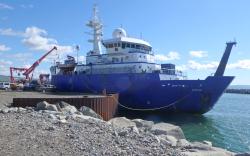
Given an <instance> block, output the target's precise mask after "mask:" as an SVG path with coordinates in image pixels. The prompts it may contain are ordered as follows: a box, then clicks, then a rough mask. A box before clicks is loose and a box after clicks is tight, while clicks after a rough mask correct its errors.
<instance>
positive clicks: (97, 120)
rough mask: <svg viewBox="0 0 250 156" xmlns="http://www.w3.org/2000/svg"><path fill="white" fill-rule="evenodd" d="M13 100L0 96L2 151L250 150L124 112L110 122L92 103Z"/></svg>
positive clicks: (221, 154)
mask: <svg viewBox="0 0 250 156" xmlns="http://www.w3.org/2000/svg"><path fill="white" fill-rule="evenodd" d="M1 96H3V94H2V95H0V97H1ZM10 100H11V97H10V96H8V98H5V100H2V98H1V99H0V106H1V107H0V132H1V133H0V153H1V155H174V156H182V155H188V156H206V155H209V156H231V155H236V156H240V155H241V156H245V155H246V156H247V155H249V154H247V153H245V154H236V153H233V152H230V151H227V150H224V149H221V148H217V147H213V146H212V143H211V142H209V141H203V142H189V141H187V140H186V138H185V136H184V134H183V132H182V130H181V128H180V127H178V126H175V125H172V124H168V123H157V124H155V123H153V122H152V121H145V120H141V119H134V120H130V119H127V118H125V117H119V118H113V119H111V120H110V121H108V122H106V121H103V120H102V118H101V117H100V116H99V115H98V114H96V113H95V112H94V111H93V110H91V109H89V108H87V107H81V108H80V109H79V110H77V109H76V108H75V107H74V106H71V105H69V104H67V103H65V102H59V103H57V104H49V103H47V102H40V103H38V104H37V106H36V107H35V108H32V107H27V108H16V107H9V106H10V103H9V102H10Z"/></svg>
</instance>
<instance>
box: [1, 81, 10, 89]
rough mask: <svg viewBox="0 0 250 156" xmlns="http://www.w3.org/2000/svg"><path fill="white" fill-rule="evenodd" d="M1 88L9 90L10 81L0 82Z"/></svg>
mask: <svg viewBox="0 0 250 156" xmlns="http://www.w3.org/2000/svg"><path fill="white" fill-rule="evenodd" d="M0 89H2V90H9V89H10V83H9V82H0Z"/></svg>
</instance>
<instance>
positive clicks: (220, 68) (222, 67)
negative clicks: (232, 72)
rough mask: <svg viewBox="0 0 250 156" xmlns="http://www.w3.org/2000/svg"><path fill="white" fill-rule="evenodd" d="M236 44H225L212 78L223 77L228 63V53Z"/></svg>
mask: <svg viewBox="0 0 250 156" xmlns="http://www.w3.org/2000/svg"><path fill="white" fill-rule="evenodd" d="M236 44H237V43H236V42H227V46H226V49H225V52H224V54H223V56H222V58H221V60H220V64H219V66H218V68H217V70H216V72H215V74H214V76H223V75H224V72H225V69H226V65H227V62H228V58H229V56H230V53H231V51H232V47H233V45H236Z"/></svg>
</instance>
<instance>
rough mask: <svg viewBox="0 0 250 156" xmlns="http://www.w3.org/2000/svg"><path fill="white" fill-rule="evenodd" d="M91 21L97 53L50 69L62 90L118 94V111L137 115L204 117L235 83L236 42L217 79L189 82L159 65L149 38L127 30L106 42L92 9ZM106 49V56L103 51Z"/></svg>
mask: <svg viewBox="0 0 250 156" xmlns="http://www.w3.org/2000/svg"><path fill="white" fill-rule="evenodd" d="M93 12H94V13H93V17H92V19H90V20H89V21H88V23H87V26H88V27H90V28H92V30H93V32H92V35H93V38H92V39H91V40H89V41H90V42H92V43H93V49H92V50H91V51H89V52H88V53H87V56H86V63H84V64H83V63H79V62H77V61H76V60H75V58H74V57H70V56H68V58H67V59H66V60H65V62H64V63H59V62H58V63H56V64H55V65H53V66H52V67H51V68H50V70H51V75H52V78H51V83H52V84H53V85H55V86H56V88H57V90H59V91H70V92H85V93H103V92H106V93H109V92H112V93H119V107H120V108H123V109H126V110H131V111H132V110H133V111H160V112H167V111H170V112H184V113H196V114H203V113H206V112H208V111H209V110H211V109H212V108H213V106H214V105H215V103H216V102H217V100H218V99H219V98H220V96H221V95H222V94H223V92H224V90H225V89H226V88H227V86H228V85H229V84H230V83H231V82H232V80H233V79H234V77H233V76H224V71H225V68H226V65H227V62H228V59H229V56H230V53H231V50H232V47H233V45H235V44H236V42H228V43H227V44H226V50H225V52H224V54H223V56H222V58H221V61H220V64H219V66H218V68H217V70H216V72H215V74H214V75H213V76H208V77H207V78H206V79H204V80H200V79H198V80H189V79H188V78H187V76H185V75H184V74H183V73H182V72H180V71H177V70H176V67H175V65H174V64H171V63H166V64H158V63H157V62H156V61H155V54H154V52H153V50H152V46H151V45H150V43H148V42H147V41H145V40H142V39H138V38H133V37H130V36H128V35H127V33H126V31H125V30H124V29H123V28H117V29H115V30H114V31H113V34H112V38H111V39H107V40H104V39H102V28H103V25H102V23H101V22H100V20H99V18H98V16H97V8H96V7H94V9H93ZM104 49H105V52H104Z"/></svg>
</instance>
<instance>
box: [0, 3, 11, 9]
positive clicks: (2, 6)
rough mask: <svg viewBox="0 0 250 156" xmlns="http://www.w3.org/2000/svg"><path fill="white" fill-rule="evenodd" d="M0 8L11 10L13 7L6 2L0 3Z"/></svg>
mask: <svg viewBox="0 0 250 156" xmlns="http://www.w3.org/2000/svg"><path fill="white" fill-rule="evenodd" d="M0 9H8V10H13V9H14V8H13V7H12V6H10V5H8V4H4V3H0Z"/></svg>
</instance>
